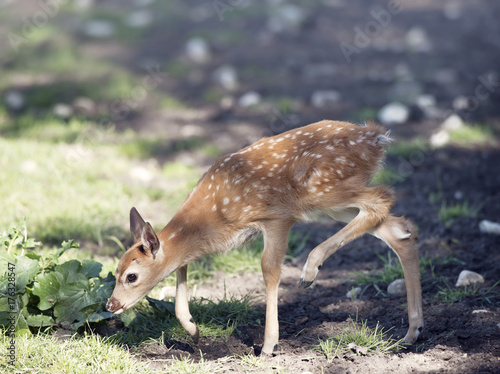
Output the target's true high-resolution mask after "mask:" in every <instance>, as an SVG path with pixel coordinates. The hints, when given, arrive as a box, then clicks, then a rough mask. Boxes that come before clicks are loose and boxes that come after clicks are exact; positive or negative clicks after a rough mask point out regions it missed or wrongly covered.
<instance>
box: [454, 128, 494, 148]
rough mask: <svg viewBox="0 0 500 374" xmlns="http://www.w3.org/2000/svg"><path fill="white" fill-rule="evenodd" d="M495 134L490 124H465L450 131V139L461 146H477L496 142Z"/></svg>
mask: <svg viewBox="0 0 500 374" xmlns="http://www.w3.org/2000/svg"><path fill="white" fill-rule="evenodd" d="M494 139H495V134H494V131H493V129H492V128H491V127H490V126H488V125H468V124H464V125H462V126H461V127H460V128H458V129H455V130H451V131H450V141H451V142H452V143H454V144H458V145H460V146H464V147H467V146H475V145H481V144H492V143H495V140H494Z"/></svg>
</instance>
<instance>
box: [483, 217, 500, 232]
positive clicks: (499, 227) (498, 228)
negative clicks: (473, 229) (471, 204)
mask: <svg viewBox="0 0 500 374" xmlns="http://www.w3.org/2000/svg"><path fill="white" fill-rule="evenodd" d="M479 231H481V232H482V233H485V234H496V235H500V223H496V222H491V221H488V220H486V219H485V220H482V221H481V222H479Z"/></svg>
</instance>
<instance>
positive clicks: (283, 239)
mask: <svg viewBox="0 0 500 374" xmlns="http://www.w3.org/2000/svg"><path fill="white" fill-rule="evenodd" d="M291 226H292V223H291V222H286V223H283V222H276V221H275V222H268V223H266V226H265V227H264V230H263V232H264V252H263V254H262V261H261V267H262V275H263V276H264V283H265V284H266V295H267V300H266V328H265V332H264V345H263V346H262V353H263V354H265V355H270V354H272V353H273V350H274V348H275V347H276V346H277V345H278V340H279V322H278V285H279V282H280V276H281V265H282V263H283V259H284V258H285V253H286V250H287V247H288V231H289V230H290V227H291Z"/></svg>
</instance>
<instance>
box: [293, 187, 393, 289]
mask: <svg viewBox="0 0 500 374" xmlns="http://www.w3.org/2000/svg"><path fill="white" fill-rule="evenodd" d="M351 201H354V203H351V204H349V205H348V206H344V207H342V208H332V209H331V215H332V216H333V217H334V218H336V219H337V220H340V221H344V222H349V223H347V225H346V226H345V227H343V228H342V229H341V230H340V231H339V232H337V233H336V234H335V235H333V236H332V237H330V238H329V239H327V240H325V241H324V242H323V243H321V244H320V245H318V246H317V247H316V248H314V249H313V250H312V251H311V253H309V256H308V257H307V261H306V263H305V265H304V269H303V271H302V277H301V279H300V284H299V287H300V288H306V287H309V286H310V285H311V284H312V282H313V281H314V279H315V278H316V275H317V274H318V271H319V268H320V267H321V265H322V264H323V262H324V261H325V260H326V259H327V258H328V257H330V256H331V255H333V254H334V253H335V252H336V251H337V250H338V249H340V248H341V247H343V246H344V245H346V244H347V243H349V242H351V241H353V240H354V239H357V238H359V237H360V236H362V235H364V234H365V233H366V232H368V231H369V230H372V229H374V228H375V227H376V226H377V225H378V224H379V223H381V222H382V221H383V220H384V219H385V218H386V217H387V216H388V215H389V212H390V210H391V207H392V205H393V201H394V200H393V199H392V196H391V194H389V193H388V190H387V189H385V188H384V187H366V188H365V189H364V190H363V191H362V192H360V193H358V194H356V196H355V197H354V198H353V199H352V200H351Z"/></svg>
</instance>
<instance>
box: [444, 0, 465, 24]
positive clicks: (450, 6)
mask: <svg viewBox="0 0 500 374" xmlns="http://www.w3.org/2000/svg"><path fill="white" fill-rule="evenodd" d="M443 14H444V16H445V17H446V18H448V19H449V20H456V19H459V18H460V17H462V9H460V4H457V3H455V2H451V3H447V4H444V5H443Z"/></svg>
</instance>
